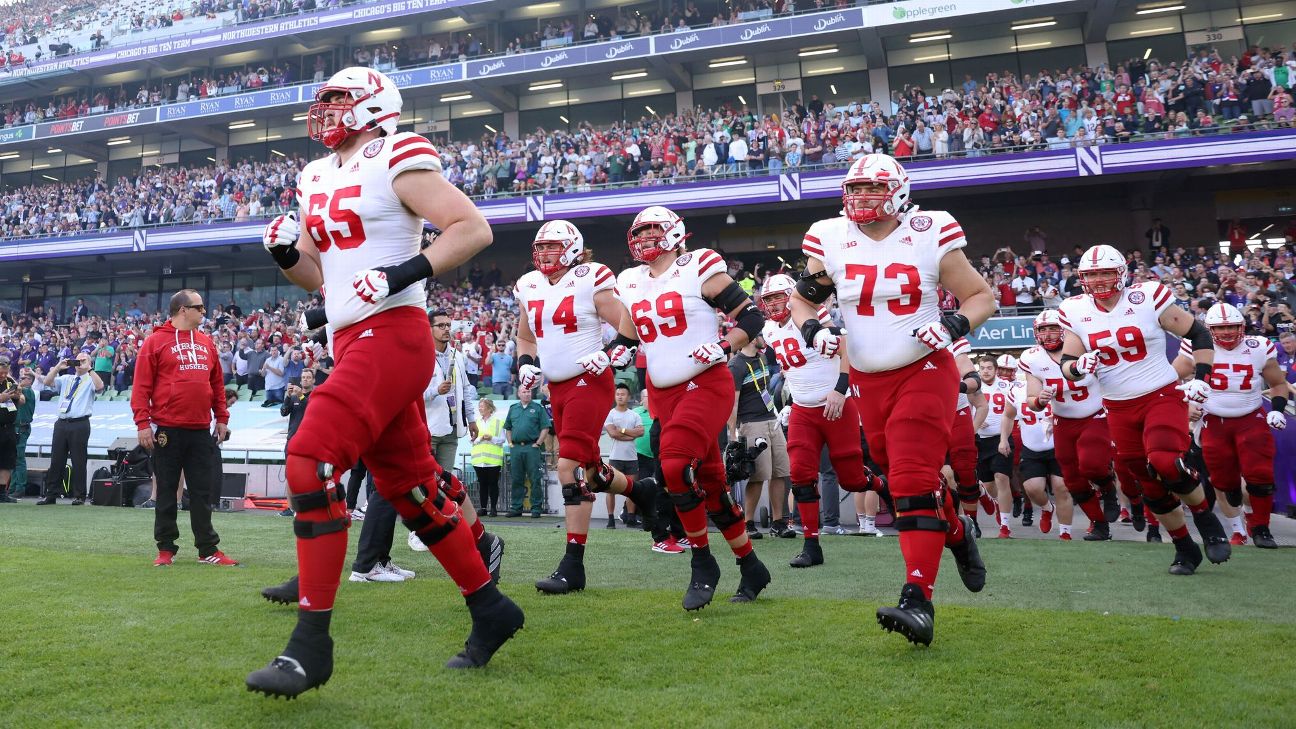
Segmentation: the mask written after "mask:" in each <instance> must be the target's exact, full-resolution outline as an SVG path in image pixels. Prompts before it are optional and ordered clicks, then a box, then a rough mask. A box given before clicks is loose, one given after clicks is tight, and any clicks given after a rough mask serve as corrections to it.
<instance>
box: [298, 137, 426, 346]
mask: <svg viewBox="0 0 1296 729" xmlns="http://www.w3.org/2000/svg"><path fill="white" fill-rule="evenodd" d="M339 165H341V166H339ZM440 169H441V158H440V157H438V156H437V152H436V150H435V149H434V148H433V147H432V143H431V142H429V141H428V140H426V139H424V138H423V137H421V136H419V135H417V134H413V133H410V132H402V133H400V134H396V135H393V136H390V137H381V138H379V139H375V140H373V141H372V142H370V143H368V144H366V145H365V146H364V147H362V148H361V149H359V150H357V151H356V152H355V154H353V155H352V156H351V158H350V159H349V160H347V162H346V164H341V160H340V159H339V157H338V155H337V154H336V153H335V154H330V155H329V156H327V157H324V158H322V159H317V160H315V161H314V162H311V163H310V164H308V165H306V168H305V169H303V170H302V171H301V175H300V177H299V178H298V179H299V182H298V183H297V184H298V190H297V201H298V205H299V206H300V208H301V215H302V222H301V227H302V235H303V236H310V239H311V240H312V241H314V242H315V247H316V248H318V249H319V252H320V267H321V268H322V269H323V273H324V287H323V289H321V293H322V294H323V295H324V310H325V311H326V312H328V322H329V326H330V327H331V328H332V329H333V330H338V329H342V328H344V327H347V326H349V325H351V324H355V323H356V322H358V321H362V320H364V319H366V318H368V317H371V316H373V315H374V314H377V313H379V312H382V311H387V310H388V309H394V308H396V307H398V306H417V307H419V308H420V309H421V308H423V307H424V306H425V305H426V302H427V294H426V292H425V290H424V285H423V282H422V281H419V282H417V283H415V284H413V285H411V286H409V287H408V288H406V289H405V290H403V291H400V292H398V293H395V294H392V295H391V296H388V297H387V298H386V299H383V301H382V302H381V303H378V304H366V303H365V302H363V301H361V300H360V299H359V298H358V297H357V296H356V294H355V290H354V289H352V288H351V279H352V278H354V276H355V274H356V273H357V272H359V271H363V270H365V269H370V268H377V267H379V266H394V265H396V264H399V263H404V262H405V261H407V260H409V259H410V258H413V257H414V256H415V255H417V254H418V252H419V243H420V242H421V240H422V235H423V219H422V218H420V217H419V216H418V215H416V214H414V213H412V212H410V210H409V208H407V207H405V205H404V204H403V203H402V202H401V201H400V198H399V197H397V196H396V192H395V191H394V190H393V189H392V182H393V181H394V180H395V179H396V176H397V175H399V174H400V173H402V172H406V171H408V170H436V171H440Z"/></svg>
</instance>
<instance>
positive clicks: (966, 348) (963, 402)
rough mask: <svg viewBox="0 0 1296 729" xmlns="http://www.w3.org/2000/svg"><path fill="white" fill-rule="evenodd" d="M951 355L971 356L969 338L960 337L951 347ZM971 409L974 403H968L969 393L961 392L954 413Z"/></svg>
mask: <svg viewBox="0 0 1296 729" xmlns="http://www.w3.org/2000/svg"><path fill="white" fill-rule="evenodd" d="M950 354H952V355H954V356H955V357H957V356H959V355H960V354H966V355H971V354H972V343H971V342H969V341H968V340H967V337H959V338H958V339H957V340H955V341H954V343H953V344H951V345H950ZM959 374H960V375H961V374H963V373H962V372H960V373H959ZM959 382H962V380H959ZM970 407H972V403H971V402H969V401H968V396H967V393H966V392H960V393H959V396H958V404H957V405H955V406H954V412H956V413H957V412H959V411H961V410H963V409H964V408H970Z"/></svg>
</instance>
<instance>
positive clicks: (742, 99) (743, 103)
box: [738, 94, 747, 106]
mask: <svg viewBox="0 0 1296 729" xmlns="http://www.w3.org/2000/svg"><path fill="white" fill-rule="evenodd" d="M738 103H739V104H742V105H743V106H747V100H746V99H744V98H743V95H742V94H738Z"/></svg>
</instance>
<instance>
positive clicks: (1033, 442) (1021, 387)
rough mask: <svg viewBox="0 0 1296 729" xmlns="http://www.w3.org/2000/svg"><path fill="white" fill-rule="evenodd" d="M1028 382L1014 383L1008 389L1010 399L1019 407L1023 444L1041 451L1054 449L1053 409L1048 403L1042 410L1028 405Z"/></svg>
mask: <svg viewBox="0 0 1296 729" xmlns="http://www.w3.org/2000/svg"><path fill="white" fill-rule="evenodd" d="M1025 400H1026V383H1025V382H1017V383H1014V384H1013V386H1012V388H1011V389H1010V390H1009V391H1008V401H1009V402H1011V403H1012V405H1013V407H1014V408H1016V409H1017V422H1018V423H1021V441H1022V445H1023V446H1025V447H1027V448H1029V449H1031V450H1033V451H1035V452H1036V453H1040V452H1043V451H1051V450H1053V410H1052V408H1051V406H1048V405H1046V406H1045V407H1044V409H1043V410H1041V411H1040V412H1038V413H1037V412H1035V411H1034V410H1031V409H1030V408H1029V407H1027V406H1026V403H1025Z"/></svg>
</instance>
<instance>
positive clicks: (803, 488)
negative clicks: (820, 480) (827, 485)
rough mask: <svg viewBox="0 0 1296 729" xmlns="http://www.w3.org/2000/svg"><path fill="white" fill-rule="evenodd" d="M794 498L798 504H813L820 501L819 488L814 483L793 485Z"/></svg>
mask: <svg viewBox="0 0 1296 729" xmlns="http://www.w3.org/2000/svg"><path fill="white" fill-rule="evenodd" d="M792 498H793V499H794V500H795V501H796V502H797V503H798V504H811V503H814V502H816V501H818V500H819V486H818V485H817V484H814V483H802V484H796V483H794V484H792Z"/></svg>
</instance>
